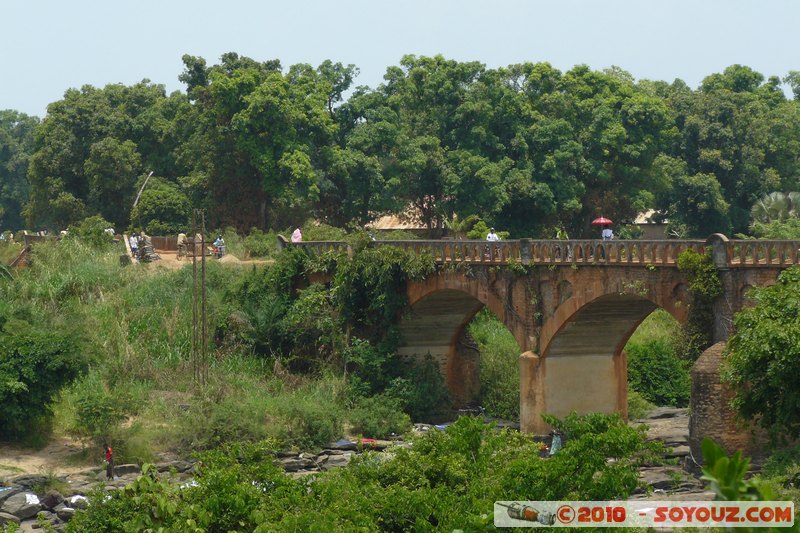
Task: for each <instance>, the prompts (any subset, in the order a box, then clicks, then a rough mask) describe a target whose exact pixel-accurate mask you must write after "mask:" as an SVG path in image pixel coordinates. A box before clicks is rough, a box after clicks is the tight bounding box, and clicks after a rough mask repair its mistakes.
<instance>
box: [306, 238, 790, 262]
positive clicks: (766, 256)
mask: <svg viewBox="0 0 800 533" xmlns="http://www.w3.org/2000/svg"><path fill="white" fill-rule="evenodd" d="M372 244H373V246H397V247H399V248H402V249H403V250H406V251H409V252H413V253H422V252H427V253H430V254H431V255H432V256H433V258H434V260H435V261H437V262H439V263H475V264H508V263H510V262H518V263H522V264H534V265H535V264H565V265H569V264H597V265H645V266H649V265H652V266H675V265H676V263H677V261H678V256H679V255H680V254H681V253H683V252H684V251H686V250H694V251H696V252H698V253H703V252H705V251H706V250H707V249H711V248H712V247H714V248H715V249H716V246H718V245H720V246H723V249H722V250H721V251H724V256H725V264H726V265H727V266H729V267H732V268H737V267H759V266H761V267H776V266H777V267H783V266H789V265H796V264H800V241H779V240H725V241H724V242H718V243H716V244H710V243H709V242H708V241H703V240H653V241H643V240H612V241H602V240H596V239H589V240H532V239H517V240H514V239H510V240H505V241H497V242H487V241H484V240H414V241H375V242H373V243H372ZM292 246H298V247H301V248H304V249H306V250H308V251H309V252H311V253H316V254H319V253H324V252H330V251H333V252H341V253H349V252H350V248H349V246H348V244H347V243H345V242H340V241H305V242H301V243H295V244H292Z"/></svg>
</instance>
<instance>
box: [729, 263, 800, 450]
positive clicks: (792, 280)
mask: <svg viewBox="0 0 800 533" xmlns="http://www.w3.org/2000/svg"><path fill="white" fill-rule="evenodd" d="M751 297H752V298H753V299H754V300H755V301H756V306H755V307H752V308H747V309H744V310H742V311H741V312H740V313H739V314H738V315H737V316H736V319H735V326H736V332H735V333H734V335H733V336H732V337H731V338H730V341H729V343H728V355H727V358H726V360H725V364H724V367H723V376H724V377H725V379H726V380H727V381H728V382H729V383H730V384H731V385H732V386H733V388H734V390H735V391H736V397H735V399H734V400H733V405H734V407H735V408H736V409H737V410H738V411H739V412H740V413H741V414H742V415H743V416H744V417H745V418H747V419H748V420H756V421H757V423H758V424H760V425H761V426H763V427H764V428H766V429H767V430H769V431H770V433H771V434H772V435H773V436H774V437H779V436H780V437H781V438H783V439H787V440H789V441H791V440H793V439H796V438H797V437H798V436H800V413H798V411H797V409H796V404H797V400H798V392H797V387H796V383H797V376H798V371H800V367H799V366H798V363H799V362H800V342H798V334H799V333H800V329H799V328H800V321H798V318H797V317H798V301H800V300H798V297H800V269H798V268H797V267H792V268H790V269H788V270H785V271H784V272H783V273H781V275H780V276H779V277H778V280H777V282H776V283H775V285H772V286H770V287H765V288H761V289H754V290H753V292H752V294H751Z"/></svg>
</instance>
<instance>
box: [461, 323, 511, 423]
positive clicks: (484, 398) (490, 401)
mask: <svg viewBox="0 0 800 533" xmlns="http://www.w3.org/2000/svg"><path fill="white" fill-rule="evenodd" d="M469 335H470V336H471V337H472V338H473V339H474V340H475V343H476V344H477V346H478V351H480V380H481V405H482V406H483V408H484V409H486V412H487V413H488V414H489V415H491V416H495V417H498V418H506V419H510V420H516V419H518V418H519V354H520V349H519V345H517V341H516V340H515V339H514V336H513V335H512V334H511V332H509V331H508V328H506V326H505V325H504V324H503V323H502V322H500V321H499V320H498V319H497V317H495V316H494V315H493V314H492V313H491V311H489V310H488V309H485V308H484V309H482V310H481V311H480V312H479V313H478V314H477V315H475V318H474V319H473V320H472V322H470V325H469Z"/></svg>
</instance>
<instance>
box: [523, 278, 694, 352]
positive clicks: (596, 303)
mask: <svg viewBox="0 0 800 533" xmlns="http://www.w3.org/2000/svg"><path fill="white" fill-rule="evenodd" d="M681 285H682V283H680V282H677V283H675V284H674V285H672V286H670V287H667V288H665V289H664V293H666V294H669V296H667V295H666V294H664V295H656V297H655V298H652V297H648V296H644V295H638V294H631V293H624V292H610V293H605V294H601V295H600V296H598V297H595V298H590V297H587V293H586V292H581V293H576V294H573V295H572V296H571V297H570V298H567V299H566V300H564V301H563V302H560V304H559V305H558V307H557V308H556V310H555V312H554V313H553V315H552V316H551V317H549V318H548V319H547V320H545V322H544V324H543V325H542V329H541V332H540V334H539V339H538V348H539V349H538V353H539V354H540V355H541V356H543V357H545V356H547V354H548V352H549V350H550V345H551V344H552V342H553V340H554V339H555V338H556V337H557V336H558V335H559V334H560V332H561V331H562V330H563V329H564V328H565V327H566V326H567V325H568V324H571V323H573V322H574V321H575V320H576V318H577V317H578V316H580V315H581V314H583V315H584V316H586V313H587V310H589V309H594V312H598V311H602V310H603V309H604V308H606V307H608V306H613V305H614V304H613V302H630V303H632V304H633V305H632V306H629V305H628V304H627V303H624V304H622V306H621V308H620V309H619V311H620V312H622V313H623V315H624V316H625V317H626V318H625V319H624V322H625V323H626V324H628V325H630V326H631V327H632V329H630V331H629V332H628V334H627V336H626V337H625V339H624V341H623V342H622V346H625V342H627V339H628V337H630V335H631V334H632V333H633V332H634V331H635V330H636V328H637V327H638V326H639V324H640V323H641V322H642V321H643V320H644V319H645V318H647V315H649V314H650V313H652V312H653V311H654V310H656V309H658V308H662V309H664V310H666V311H667V312H668V313H669V314H670V315H672V317H673V318H675V320H677V321H678V322H679V323H681V324H685V323H686V320H687V318H688V301H686V300H677V301H680V304H678V305H676V303H675V302H676V300H675V296H676V295H677V294H679V293H681V292H682V291H681V289H680V287H681ZM658 296H662V297H658ZM629 313H633V315H632V316H631V317H628V314H629Z"/></svg>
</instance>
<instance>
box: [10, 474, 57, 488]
mask: <svg viewBox="0 0 800 533" xmlns="http://www.w3.org/2000/svg"><path fill="white" fill-rule="evenodd" d="M48 480H49V478H48V477H47V476H41V475H36V474H23V475H21V476H17V477H15V478H13V479H12V480H11V485H15V486H17V487H22V488H23V489H25V490H33V488H34V487H44V486H45V485H47V482H48Z"/></svg>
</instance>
